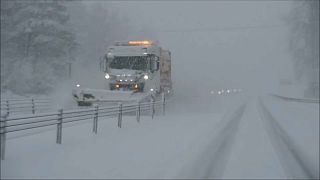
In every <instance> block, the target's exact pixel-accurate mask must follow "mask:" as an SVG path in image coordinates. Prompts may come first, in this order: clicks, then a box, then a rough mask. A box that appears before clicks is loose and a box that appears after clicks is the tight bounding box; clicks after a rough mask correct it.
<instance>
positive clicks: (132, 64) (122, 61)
mask: <svg viewBox="0 0 320 180" xmlns="http://www.w3.org/2000/svg"><path fill="white" fill-rule="evenodd" d="M147 65H148V58H147V57H146V56H121V57H119V56H116V57H115V58H114V59H113V60H112V61H111V63H110V68H112V69H133V70H146V69H147Z"/></svg>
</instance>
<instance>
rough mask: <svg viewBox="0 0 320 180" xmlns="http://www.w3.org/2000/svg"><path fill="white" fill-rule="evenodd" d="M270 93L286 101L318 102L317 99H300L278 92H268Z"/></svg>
mask: <svg viewBox="0 0 320 180" xmlns="http://www.w3.org/2000/svg"><path fill="white" fill-rule="evenodd" d="M270 95H271V96H273V97H276V98H280V99H283V100H286V101H295V102H303V103H319V102H320V100H319V99H302V98H294V97H286V96H282V95H278V94H270Z"/></svg>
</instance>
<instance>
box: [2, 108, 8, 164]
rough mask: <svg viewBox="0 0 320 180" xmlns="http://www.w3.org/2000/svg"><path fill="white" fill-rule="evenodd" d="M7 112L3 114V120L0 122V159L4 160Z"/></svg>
mask: <svg viewBox="0 0 320 180" xmlns="http://www.w3.org/2000/svg"><path fill="white" fill-rule="evenodd" d="M8 114H9V113H7V114H6V115H4V116H3V120H2V121H1V122H0V127H1V128H0V130H1V131H0V133H1V135H0V136H1V137H0V139H1V160H4V156H5V150H6V126H7V116H8Z"/></svg>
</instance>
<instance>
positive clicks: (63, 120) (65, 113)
mask: <svg viewBox="0 0 320 180" xmlns="http://www.w3.org/2000/svg"><path fill="white" fill-rule="evenodd" d="M165 104H166V100H165V97H164V95H163V96H162V99H161V100H160V101H155V100H151V101H150V102H137V103H135V104H122V103H119V104H118V105H117V106H104V107H99V106H98V105H95V106H94V107H93V108H88V109H78V110H63V109H60V110H58V112H54V113H38V114H32V115H29V116H20V117H19V116H16V117H13V116H8V114H6V115H4V116H2V117H1V121H0V135H1V159H2V160H4V157H5V145H6V135H7V134H8V133H13V132H19V131H26V130H29V129H35V128H42V127H48V126H57V134H56V143H57V144H61V143H62V127H63V124H67V123H72V122H78V121H88V120H93V128H92V131H93V132H94V133H95V134H97V133H98V120H99V118H101V117H108V116H109V117H114V116H116V117H117V118H118V128H121V127H122V116H123V114H126V113H127V114H128V113H133V112H135V115H136V120H137V122H140V116H141V112H143V111H148V110H149V111H150V114H151V117H152V119H153V118H154V115H155V110H156V108H158V107H162V113H163V115H165Z"/></svg>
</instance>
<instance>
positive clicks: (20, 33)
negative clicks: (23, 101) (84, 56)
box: [1, 0, 77, 93]
mask: <svg viewBox="0 0 320 180" xmlns="http://www.w3.org/2000/svg"><path fill="white" fill-rule="evenodd" d="M1 17H3V18H2V19H1V25H2V27H3V28H1V38H2V37H3V40H2V42H1V43H2V46H1V51H3V52H4V55H3V56H2V58H1V61H4V62H3V65H4V68H5V69H8V70H9V69H10V70H9V71H10V73H8V72H7V73H6V72H5V73H4V74H3V75H4V79H5V80H4V81H2V82H4V83H5V85H7V86H8V88H9V89H11V90H13V91H15V92H17V93H26V92H27V93H43V92H48V91H50V90H52V88H53V87H54V85H55V84H56V83H57V82H58V81H59V80H60V79H62V78H64V77H66V75H67V73H66V70H67V65H66V62H67V61H69V60H70V59H72V56H73V54H72V53H73V52H74V50H75V49H76V47H77V44H76V42H75V36H74V34H73V32H72V31H71V29H70V26H69V25H68V20H69V15H68V13H67V9H66V7H65V6H64V4H63V2H61V1H12V0H10V1H6V0H5V1H1ZM3 25H4V26H3ZM21 68H23V69H21Z"/></svg>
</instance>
